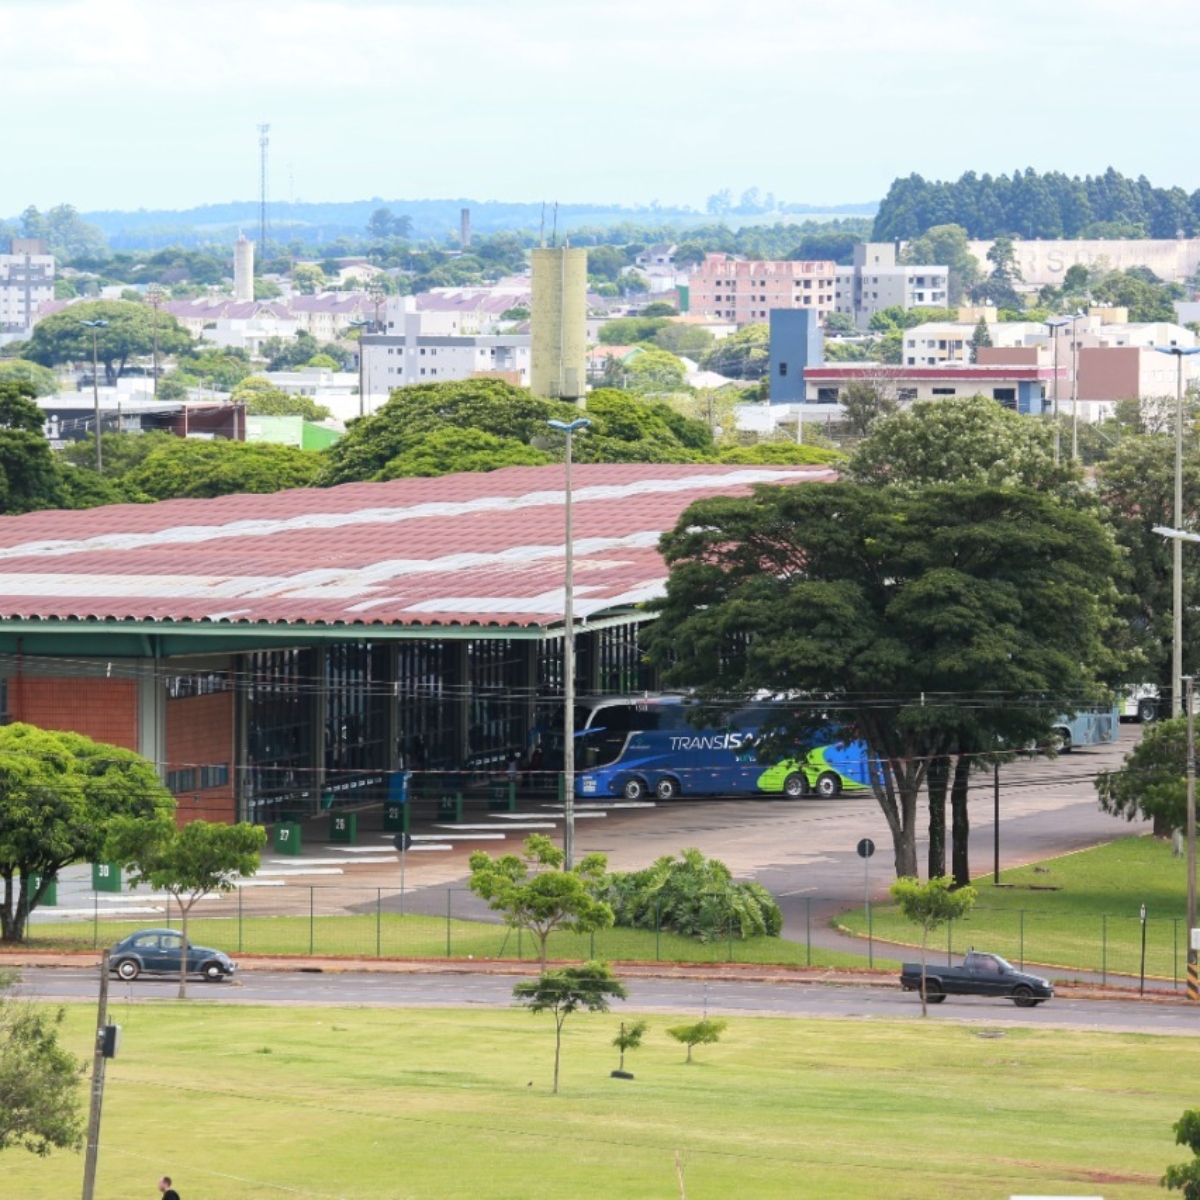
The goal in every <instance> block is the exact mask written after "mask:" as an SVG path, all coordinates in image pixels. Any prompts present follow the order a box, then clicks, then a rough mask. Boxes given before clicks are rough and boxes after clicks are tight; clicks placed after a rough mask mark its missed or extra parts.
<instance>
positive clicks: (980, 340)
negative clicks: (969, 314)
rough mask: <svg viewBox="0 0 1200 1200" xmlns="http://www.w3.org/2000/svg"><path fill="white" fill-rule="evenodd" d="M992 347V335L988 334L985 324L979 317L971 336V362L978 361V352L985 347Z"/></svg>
mask: <svg viewBox="0 0 1200 1200" xmlns="http://www.w3.org/2000/svg"><path fill="white" fill-rule="evenodd" d="M990 345H992V335H991V333H989V332H988V325H987V322H986V321H985V320H984V319H983V318H982V317H980V318H979V320H978V321H977V322H976V323H975V332H974V333H972V334H971V361H972V362H978V361H979V351H980V350H981V349H983V347H985V346H990Z"/></svg>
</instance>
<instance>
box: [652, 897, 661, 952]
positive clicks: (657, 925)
mask: <svg viewBox="0 0 1200 1200" xmlns="http://www.w3.org/2000/svg"><path fill="white" fill-rule="evenodd" d="M654 961H655V962H662V897H661V896H659V897H658V898H657V899H656V900H655V901H654Z"/></svg>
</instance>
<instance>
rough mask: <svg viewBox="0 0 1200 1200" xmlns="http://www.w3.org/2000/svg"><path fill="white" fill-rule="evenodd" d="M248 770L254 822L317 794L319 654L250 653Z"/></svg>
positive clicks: (248, 803)
mask: <svg viewBox="0 0 1200 1200" xmlns="http://www.w3.org/2000/svg"><path fill="white" fill-rule="evenodd" d="M244 661H245V664H246V675H247V680H246V775H245V783H244V803H245V813H246V818H247V819H248V820H250V821H273V820H277V819H278V818H279V815H280V814H281V813H282V812H285V811H288V810H290V809H298V808H303V807H304V806H305V805H308V804H309V803H310V802H311V801H312V800H313V799H314V798H315V793H314V783H315V772H314V770H313V768H314V766H315V765H316V764H315V763H314V761H313V751H314V748H315V740H314V737H313V708H314V704H313V694H314V688H315V685H316V678H315V675H314V672H313V665H314V661H315V658H314V655H313V654H312V652H311V651H307V650H264V651H260V652H258V653H256V654H248V655H246V657H245V660H244Z"/></svg>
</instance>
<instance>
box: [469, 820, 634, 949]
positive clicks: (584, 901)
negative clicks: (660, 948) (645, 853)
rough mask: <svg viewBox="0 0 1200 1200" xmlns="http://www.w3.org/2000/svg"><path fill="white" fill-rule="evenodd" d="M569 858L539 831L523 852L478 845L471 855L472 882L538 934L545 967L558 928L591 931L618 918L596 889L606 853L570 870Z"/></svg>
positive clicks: (519, 925)
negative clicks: (495, 851) (496, 854)
mask: <svg viewBox="0 0 1200 1200" xmlns="http://www.w3.org/2000/svg"><path fill="white" fill-rule="evenodd" d="M564 862H565V856H564V854H563V852H562V851H561V850H560V849H559V848H558V847H557V846H555V845H554V843H553V842H551V841H550V839H549V838H548V837H544V836H542V835H541V834H537V833H534V834H530V835H529V837H527V838H526V839H525V854H524V857H520V858H519V857H518V856H517V855H515V854H505V855H503V856H502V857H501V858H492V856H491V855H490V854H488V853H487V852H486V851H484V850H477V851H476V852H475V853H474V854H472V855H471V858H470V865H471V878H470V879H469V880H468V882H467V886H468V887H469V888H470V889H471V891H472V892H474V893H475V895H477V896H479V897H480V898H481V899H484V900H486V901H487V902H488V907H489V908H491V909H492V910H493V911H495V912H498V913H501V914H502V915H503V916H504V920H505V921H506V922H507V923H508V924H509V925H511V926H512V927H513V928H514V929H525V930H527V931H528V932H529V933H531V934H533V936H534V937H535V938H537V942H538V951H539V957H540V961H541V964H542V970H543V971H544V970H545V969H546V944H547V941H548V940H549V937H550V935H551V934H552V933H553V932H554V931H555V930H556V929H566V930H569V931H571V932H572V933H590V932H592V930H595V929H606V928H608V926H610V925H611V924H612V923H613V911H612V909H611V908H610V907H609V906H608V905H607V904H606V903H605V902H604V901H603V900H597V899H596V894H595V893H596V891H597V889H598V888H599V887H600V885H601V884H602V882H603V879H604V869H605V858H604V855H603V854H589V855H587V856H586V857H585V858H584V859H583V861H582V862H580V863H579V864H578V865H577V866H575V867H574V868H572V869H571V870H569V871H568V870H566V869H565V867H564Z"/></svg>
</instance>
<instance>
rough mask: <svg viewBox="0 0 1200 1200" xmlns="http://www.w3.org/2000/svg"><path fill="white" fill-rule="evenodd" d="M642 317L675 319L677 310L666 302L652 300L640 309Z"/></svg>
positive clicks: (677, 314)
mask: <svg viewBox="0 0 1200 1200" xmlns="http://www.w3.org/2000/svg"><path fill="white" fill-rule="evenodd" d="M642 316H643V317H677V316H679V309H677V308H676V307H675V305H674V304H669V303H668V302H667V301H666V300H654V301H652V302H651V303H650V304H647V305H645V306H644V307H643V308H642Z"/></svg>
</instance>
